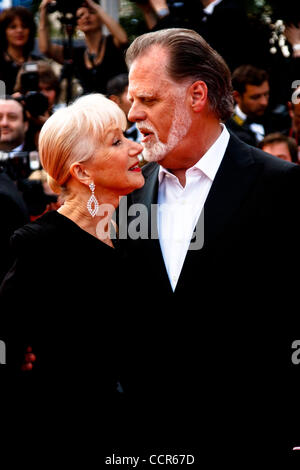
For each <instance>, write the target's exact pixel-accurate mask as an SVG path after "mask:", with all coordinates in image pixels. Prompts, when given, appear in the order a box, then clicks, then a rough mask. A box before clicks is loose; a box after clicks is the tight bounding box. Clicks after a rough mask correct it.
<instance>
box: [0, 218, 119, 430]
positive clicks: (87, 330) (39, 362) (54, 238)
mask: <svg viewBox="0 0 300 470" xmlns="http://www.w3.org/2000/svg"><path fill="white" fill-rule="evenodd" d="M12 249H13V250H14V253H15V263H14V265H13V267H12V268H11V270H10V271H9V272H8V274H7V275H6V277H5V279H4V281H3V283H2V286H1V290H0V295H1V296H0V301H1V314H0V315H1V323H2V327H1V329H2V331H5V336H4V338H5V341H6V346H7V365H6V366H5V367H6V369H5V377H4V381H3V382H2V383H3V384H4V383H5V385H6V390H8V393H9V394H10V398H11V396H14V407H13V408H14V410H16V409H19V412H21V414H23V413H24V414H25V418H24V419H26V412H28V415H27V418H28V416H29V415H30V419H29V421H28V423H27V424H26V426H27V425H29V424H30V425H32V427H33V428H35V429H43V426H45V423H51V424H52V425H53V424H54V425H55V427H56V432H68V433H72V432H74V434H76V436H78V435H81V436H82V432H83V429H85V431H84V435H86V432H87V429H89V428H90V426H91V422H94V423H95V424H96V425H97V424H98V425H99V427H100V429H102V432H103V427H104V428H105V429H106V431H107V432H106V437H108V436H109V429H108V427H109V426H110V425H112V423H114V418H113V416H115V418H116V419H117V417H118V413H119V411H120V406H122V400H123V396H124V390H123V388H122V379H121V376H122V360H123V340H124V339H125V337H126V321H125V317H126V315H128V311H127V310H126V307H127V306H126V303H127V302H126V297H125V287H124V281H125V278H126V272H125V269H126V268H125V258H124V255H123V254H122V253H121V250H120V248H119V247H118V246H117V244H115V249H113V248H111V247H109V246H108V245H106V244H104V243H103V242H101V241H100V240H98V239H97V238H95V237H93V236H92V235H90V234H89V233H87V232H85V231H84V230H82V229H81V228H80V227H79V226H77V225H76V224H75V223H74V222H72V221H71V220H70V219H68V218H67V217H65V216H63V215H61V214H59V213H58V212H56V211H54V212H48V213H46V214H45V215H44V216H42V217H41V218H40V219H38V220H37V221H36V222H34V223H31V224H28V225H25V226H24V227H23V228H21V229H19V230H17V231H16V232H15V233H14V235H13V237H12ZM2 337H3V335H2ZM27 346H30V347H32V352H33V353H34V354H35V355H36V362H35V363H34V365H33V369H32V370H31V371H22V370H21V365H22V362H23V360H24V357H25V350H26V347H27ZM2 372H3V367H2ZM2 390H3V388H2ZM15 405H17V408H16V407H15ZM47 427H48V424H47ZM117 427H118V426H116V424H115V423H114V424H113V430H112V432H114V431H115V430H116V428H117ZM66 430H67V431H66ZM78 433H79V434H78ZM93 436H96V434H95V433H93ZM83 438H84V436H82V438H81V439H83Z"/></svg>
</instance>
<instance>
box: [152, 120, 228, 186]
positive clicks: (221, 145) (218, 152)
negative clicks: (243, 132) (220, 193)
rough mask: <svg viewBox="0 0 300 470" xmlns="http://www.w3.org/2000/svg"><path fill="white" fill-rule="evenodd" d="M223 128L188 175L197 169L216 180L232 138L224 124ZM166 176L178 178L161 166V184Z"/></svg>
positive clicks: (159, 176)
mask: <svg viewBox="0 0 300 470" xmlns="http://www.w3.org/2000/svg"><path fill="white" fill-rule="evenodd" d="M221 126H222V128H223V129H222V132H221V134H220V135H219V137H218V138H217V140H216V141H215V142H214V143H213V144H212V146H211V147H210V148H209V149H208V150H207V152H206V153H205V154H204V155H203V157H202V158H200V159H199V160H198V162H197V163H196V164H195V165H194V166H192V167H191V168H189V169H188V170H187V173H191V172H192V171H194V169H195V168H196V169H197V170H200V171H201V173H204V174H205V175H206V176H207V177H208V178H209V179H210V180H211V181H213V180H214V178H215V176H216V173H217V171H218V168H219V166H220V163H221V161H222V159H223V157H224V154H225V151H226V148H227V145H228V142H229V138H230V134H229V132H228V130H227V129H226V126H225V125H224V124H223V123H221ZM165 175H170V176H171V177H173V178H176V176H175V175H173V173H171V172H170V171H168V170H167V169H166V168H164V167H162V166H161V165H160V166H159V172H158V181H159V184H160V183H161V182H162V180H163V178H164V176H165Z"/></svg>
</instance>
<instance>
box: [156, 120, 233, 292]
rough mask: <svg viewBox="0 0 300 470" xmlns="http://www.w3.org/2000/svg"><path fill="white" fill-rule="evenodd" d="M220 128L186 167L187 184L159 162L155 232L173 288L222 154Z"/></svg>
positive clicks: (223, 144)
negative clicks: (206, 149) (193, 163)
mask: <svg viewBox="0 0 300 470" xmlns="http://www.w3.org/2000/svg"><path fill="white" fill-rule="evenodd" d="M221 125H222V127H223V130H222V132H221V134H220V136H219V137H218V138H217V140H216V141H215V142H214V144H213V145H212V146H211V147H210V148H209V149H208V151H207V152H206V153H205V154H204V155H203V157H202V158H200V160H199V161H198V162H197V163H196V164H195V165H194V166H193V167H191V168H189V169H188V170H187V171H186V185H185V187H184V188H183V187H182V186H181V184H180V182H179V179H178V178H177V177H176V176H175V175H173V174H172V173H170V172H169V171H168V170H167V169H165V168H163V167H162V166H160V168H159V173H158V179H159V190H158V213H157V224H158V235H159V241H160V247H161V251H162V255H163V258H164V262H165V266H166V270H167V273H168V276H169V280H170V283H171V286H172V289H173V291H174V290H175V288H176V285H177V282H178V279H179V276H180V273H181V270H182V266H183V263H184V260H185V257H186V254H187V251H188V248H189V245H190V242H191V239H192V236H193V231H194V229H195V226H196V224H197V221H198V219H199V217H200V214H201V211H202V209H203V206H204V203H205V200H206V198H207V195H208V193H209V190H210V188H211V186H212V183H213V180H214V178H215V175H216V173H217V171H218V168H219V166H220V163H221V161H222V159H223V156H224V154H225V151H226V148H227V145H228V141H229V137H230V135H229V132H228V130H227V129H226V127H225V126H224V124H221Z"/></svg>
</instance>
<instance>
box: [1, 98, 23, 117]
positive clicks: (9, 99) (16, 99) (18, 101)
mask: <svg viewBox="0 0 300 470" xmlns="http://www.w3.org/2000/svg"><path fill="white" fill-rule="evenodd" d="M2 99H4V100H5V101H16V102H17V103H19V105H20V106H21V108H22V114H23V121H24V122H25V121H28V118H27V115H26V111H25V108H24V106H23V104H22V102H21V100H19V99H18V98H15V97H14V96H11V95H5V97H2Z"/></svg>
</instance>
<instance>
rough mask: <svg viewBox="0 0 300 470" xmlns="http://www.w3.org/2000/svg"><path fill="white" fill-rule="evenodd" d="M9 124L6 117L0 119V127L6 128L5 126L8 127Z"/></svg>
mask: <svg viewBox="0 0 300 470" xmlns="http://www.w3.org/2000/svg"><path fill="white" fill-rule="evenodd" d="M7 124H8V120H7V118H6V116H3V117H2V118H1V119H0V126H2V127H4V126H7Z"/></svg>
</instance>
